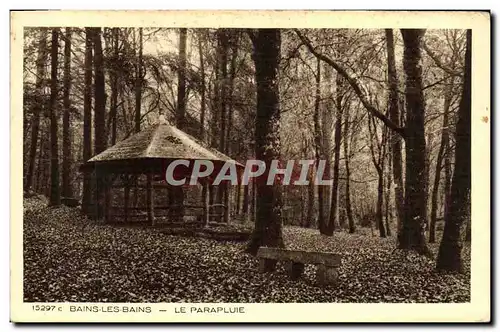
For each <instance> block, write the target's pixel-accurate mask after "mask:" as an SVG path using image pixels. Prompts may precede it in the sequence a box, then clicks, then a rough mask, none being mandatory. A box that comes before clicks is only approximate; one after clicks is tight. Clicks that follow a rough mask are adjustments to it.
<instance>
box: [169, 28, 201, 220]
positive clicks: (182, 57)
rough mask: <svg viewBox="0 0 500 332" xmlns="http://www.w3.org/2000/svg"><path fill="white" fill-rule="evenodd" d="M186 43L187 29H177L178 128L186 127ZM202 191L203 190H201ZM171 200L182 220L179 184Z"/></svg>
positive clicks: (176, 119) (182, 194) (178, 217)
mask: <svg viewBox="0 0 500 332" xmlns="http://www.w3.org/2000/svg"><path fill="white" fill-rule="evenodd" d="M186 43H187V29H186V28H181V29H180V30H179V71H178V78H177V80H178V84H177V111H176V113H175V122H176V123H175V125H176V127H177V128H179V129H180V130H185V129H186V128H185V127H186V105H187V99H186ZM202 191H203V190H202ZM171 198H172V200H171V201H172V202H173V203H174V205H175V208H174V209H171V210H172V213H173V215H172V217H173V219H174V220H177V221H183V220H184V189H183V188H182V187H181V186H176V187H173V188H172V189H171Z"/></svg>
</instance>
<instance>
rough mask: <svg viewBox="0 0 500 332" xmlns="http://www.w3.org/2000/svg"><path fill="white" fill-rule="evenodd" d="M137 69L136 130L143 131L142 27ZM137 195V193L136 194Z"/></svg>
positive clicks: (140, 29)
mask: <svg viewBox="0 0 500 332" xmlns="http://www.w3.org/2000/svg"><path fill="white" fill-rule="evenodd" d="M137 47H138V51H137V52H138V55H137V63H136V70H135V121H134V123H135V132H136V133H138V132H140V131H141V103H142V48H143V45H142V28H139V45H138V46H137ZM135 196H137V194H135Z"/></svg>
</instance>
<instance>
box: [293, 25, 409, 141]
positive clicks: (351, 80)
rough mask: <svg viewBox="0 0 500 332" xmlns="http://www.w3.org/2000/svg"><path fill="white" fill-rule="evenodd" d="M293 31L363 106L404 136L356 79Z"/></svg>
mask: <svg viewBox="0 0 500 332" xmlns="http://www.w3.org/2000/svg"><path fill="white" fill-rule="evenodd" d="M294 31H295V33H296V34H297V36H298V37H299V38H300V40H301V41H302V43H304V45H306V47H307V48H308V49H309V52H311V53H312V54H313V55H314V56H316V57H317V58H318V59H320V60H322V61H324V62H326V63H327V64H329V65H330V66H332V67H333V68H334V69H335V70H336V71H337V72H338V73H339V74H340V75H342V77H344V78H345V79H346V80H347V82H349V84H350V85H351V87H352V89H353V90H354V92H356V94H357V95H358V98H359V99H360V101H361V103H362V104H363V106H364V107H365V108H366V109H367V110H368V112H370V113H371V114H372V115H373V116H375V117H377V118H378V119H379V120H381V121H382V122H383V123H384V124H385V125H386V126H387V127H389V128H391V129H392V130H394V131H395V132H397V133H398V134H400V135H401V136H402V137H404V136H405V131H404V129H403V128H401V127H399V126H397V125H396V124H394V122H392V121H391V120H390V119H389V118H388V117H386V116H385V115H384V114H383V113H382V112H380V111H379V110H378V109H376V108H375V107H374V106H373V105H372V104H370V102H369V101H368V98H367V96H366V92H365V91H363V90H364V88H363V87H361V85H360V83H359V82H358V79H357V78H355V77H353V76H351V75H349V73H347V71H346V70H345V69H344V68H343V67H341V66H340V65H339V64H338V62H336V61H334V60H333V59H331V58H329V57H328V56H326V55H324V54H322V53H320V52H318V51H317V50H316V49H315V48H314V47H313V46H312V44H311V41H310V40H309V39H308V38H307V37H305V36H304V35H302V33H301V32H300V31H299V30H298V29H294Z"/></svg>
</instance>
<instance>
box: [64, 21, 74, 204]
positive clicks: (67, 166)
mask: <svg viewBox="0 0 500 332" xmlns="http://www.w3.org/2000/svg"><path fill="white" fill-rule="evenodd" d="M63 81H64V83H63V107H64V115H63V162H62V168H63V171H62V195H63V197H73V186H72V180H71V160H72V156H71V142H72V139H71V132H70V112H71V100H70V98H69V94H70V90H71V28H66V30H65V35H64V78H63Z"/></svg>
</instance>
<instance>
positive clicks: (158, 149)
mask: <svg viewBox="0 0 500 332" xmlns="http://www.w3.org/2000/svg"><path fill="white" fill-rule="evenodd" d="M176 159H187V160H200V159H203V160H211V161H214V162H221V163H222V162H234V163H235V164H237V165H238V166H243V165H241V164H239V163H237V162H236V161H234V160H233V159H231V158H230V157H228V156H226V155H225V154H223V153H221V152H219V151H217V150H215V149H212V148H208V147H206V146H204V144H203V143H202V142H201V141H199V140H198V139H196V138H194V137H192V136H190V135H188V134H186V133H185V132H183V131H182V130H179V129H177V128H176V127H174V126H171V125H168V124H159V125H155V126H152V127H149V128H147V129H145V130H143V131H141V132H139V133H137V134H135V135H133V136H130V137H129V138H127V139H125V140H123V141H121V142H118V143H117V144H115V145H114V146H112V147H110V148H109V149H107V150H105V151H103V152H101V153H100V154H98V155H96V156H94V157H93V158H91V159H90V160H88V161H87V162H86V163H85V164H84V165H82V170H85V169H90V168H93V167H94V166H100V165H101V166H104V165H106V164H109V165H116V166H123V165H129V166H130V165H134V167H138V166H141V164H142V163H144V164H151V162H155V161H156V162H161V163H162V164H163V165H164V164H165V162H168V161H172V160H176Z"/></svg>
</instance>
